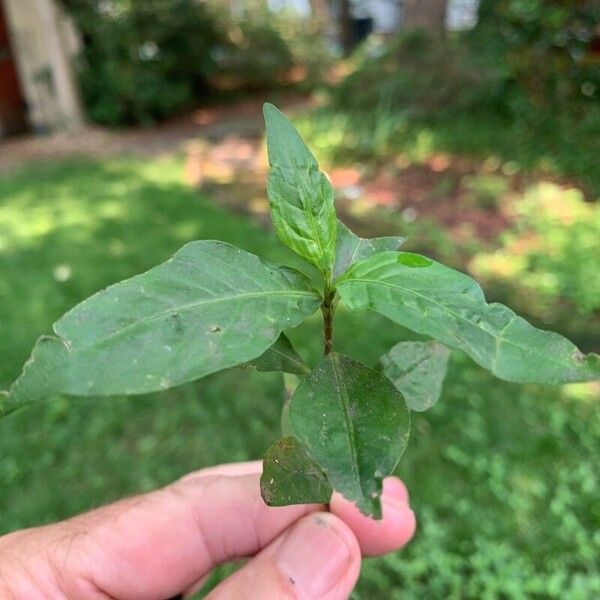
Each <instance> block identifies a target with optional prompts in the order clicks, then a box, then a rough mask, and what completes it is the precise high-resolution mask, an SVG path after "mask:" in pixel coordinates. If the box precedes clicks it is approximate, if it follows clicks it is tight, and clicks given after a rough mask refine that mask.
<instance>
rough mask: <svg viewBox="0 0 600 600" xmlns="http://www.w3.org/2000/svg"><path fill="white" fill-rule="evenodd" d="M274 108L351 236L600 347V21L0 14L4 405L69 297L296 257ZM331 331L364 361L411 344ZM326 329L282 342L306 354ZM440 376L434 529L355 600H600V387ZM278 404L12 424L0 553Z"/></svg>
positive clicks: (318, 14)
mask: <svg viewBox="0 0 600 600" xmlns="http://www.w3.org/2000/svg"><path fill="white" fill-rule="evenodd" d="M265 100H269V101H271V102H274V103H276V104H277V105H278V106H280V107H281V108H282V109H283V110H284V111H286V113H287V114H288V115H290V116H291V118H292V120H293V121H294V123H295V124H296V125H297V126H298V127H299V129H300V130H301V132H302V134H303V135H304V136H305V137H306V139H307V141H308V143H309V145H310V146H311V148H312V149H313V150H314V152H315V154H316V156H317V158H318V160H319V161H320V163H321V165H322V168H323V169H324V170H326V171H327V173H328V174H329V176H330V178H331V180H332V183H333V185H334V187H335V190H336V194H337V206H338V212H339V214H340V216H341V218H342V219H343V220H344V221H345V222H346V223H348V224H350V225H351V226H352V227H353V228H355V229H356V230H357V232H359V233H362V234H365V235H377V234H390V233H400V234H402V235H406V236H407V237H408V238H409V241H408V244H407V246H406V247H407V248H408V249H410V250H412V251H416V252H423V253H426V254H428V255H430V256H433V257H435V258H437V259H439V260H442V261H444V262H446V263H448V264H450V265H452V266H454V267H455V268H458V269H460V270H463V271H465V272H468V273H470V274H471V275H473V276H474V277H476V278H477V279H478V280H479V281H481V282H482V284H483V287H484V288H485V291H486V294H487V297H488V298H489V299H490V300H497V301H501V302H504V303H506V304H509V305H510V306H511V307H512V308H514V309H515V310H517V311H519V312H521V313H522V314H524V315H525V316H526V317H527V318H528V319H530V320H531V321H532V322H534V323H535V324H536V325H538V326H540V327H545V328H550V329H555V330H558V331H560V332H561V333H563V334H564V335H567V336H569V337H570V338H571V339H573V340H574V341H575V342H576V343H577V344H578V345H579V346H580V347H581V348H582V349H584V350H586V351H590V350H595V351H598V350H600V276H599V273H600V260H599V257H600V205H599V204H598V198H599V197H600V2H598V1H597V0H545V1H542V0H481V1H479V2H478V1H476V0H420V1H418V0H404V1H402V0H379V1H376V0H372V1H364V2H359V1H352V0H248V1H243V0H211V1H210V2H209V1H201V0H135V1H134V0H0V339H1V340H2V342H1V349H0V357H1V358H0V389H1V388H5V387H7V386H8V385H9V384H10V382H11V381H12V380H13V379H14V378H15V377H16V376H17V375H18V373H19V372H20V369H21V366H22V364H23V362H24V361H25V360H26V359H27V357H28V355H29V351H30V349H31V347H32V345H33V343H34V341H35V339H36V338H37V336H38V335H40V334H41V333H46V332H49V331H50V329H51V324H52V323H53V322H54V321H55V320H56V319H57V318H58V317H59V316H60V315H61V314H62V313H63V312H65V311H66V310H67V309H68V308H70V307H71V306H72V305H73V304H75V303H76V302H78V301H80V300H82V299H83V298H85V297H87V296H88V295H90V294H92V293H93V292H95V291H97V290H98V289H100V288H102V287H103V286H106V285H108V284H110V283H113V282H115V281H117V280H119V279H123V278H126V277H129V276H131V275H133V274H135V273H138V272H140V271H143V270H145V269H147V268H149V267H151V266H153V265H155V264H156V263H158V262H160V261H163V260H165V259H166V258H167V257H168V256H169V255H171V254H172V253H173V252H174V251H175V250H177V249H178V248H179V247H180V246H181V245H183V244H184V243H186V242H187V241H190V240H193V239H202V238H215V239H222V240H226V241H229V242H231V243H234V244H237V245H239V246H241V247H243V248H245V249H247V250H249V251H252V252H256V253H260V254H262V255H264V256H266V257H267V258H270V259H272V260H276V261H282V262H286V263H290V264H293V261H294V258H293V257H292V256H291V255H290V253H288V252H287V251H286V250H285V249H284V248H282V246H281V245H280V244H279V243H278V242H277V241H276V238H275V237H274V235H273V233H272V232H271V230H270V229H269V227H270V226H269V219H268V206H267V202H266V194H265V177H266V159H265V151H264V144H263V123H262V118H261V113H260V111H261V105H262V103H263V102H264V101H265ZM338 320H339V323H338V326H337V340H336V343H337V345H338V347H339V349H340V350H341V351H343V352H346V353H348V354H351V355H353V356H355V357H358V358H359V359H361V360H363V361H365V362H366V363H367V364H375V363H376V361H377V358H378V357H379V356H380V355H381V354H382V353H384V352H385V351H387V349H389V347H390V346H391V345H393V344H394V343H395V342H397V341H398V340H399V339H410V338H411V336H410V334H409V333H408V332H406V331H403V330H402V329H400V328H398V327H395V326H393V325H390V323H388V322H385V321H384V320H383V318H380V317H377V316H376V315H374V314H366V315H360V316H356V315H352V314H349V313H346V312H344V311H343V310H340V311H339V319H338ZM319 332H320V325H319V321H318V318H317V317H316V316H315V318H314V319H311V320H310V321H309V322H308V323H307V324H306V325H303V326H301V327H299V328H297V329H296V330H294V331H292V332H291V334H290V335H291V337H292V339H293V341H294V342H295V343H296V344H297V346H298V348H299V349H300V350H301V351H302V352H303V353H304V354H305V355H306V356H307V357H309V358H310V359H311V360H312V361H316V360H317V359H318V356H319V348H320V343H319ZM449 373H450V374H449V377H448V379H447V381H446V383H445V386H444V393H443V396H442V399H441V401H440V402H439V404H438V405H437V406H436V407H434V408H433V409H432V410H431V411H429V412H427V413H424V414H418V415H416V416H415V417H414V419H413V425H414V427H413V434H412V440H411V443H410V444H409V447H408V450H407V452H406V454H405V457H404V458H403V460H402V462H401V464H400V466H399V468H398V473H399V475H400V476H401V477H403V478H404V480H405V481H406V482H407V484H408V486H409V488H410V489H411V493H412V502H413V505H414V508H415V510H416V513H417V516H418V519H419V523H420V525H419V531H418V534H417V536H416V538H415V540H414V542H413V543H412V544H411V545H410V546H409V547H408V548H407V549H406V550H404V551H402V552H401V553H398V554H395V555H393V556H389V557H386V558H382V559H376V560H375V559H374V560H369V561H366V563H365V567H364V569H363V575H362V578H361V582H360V585H359V587H358V588H357V590H356V592H355V598H360V599H378V598H382V599H396V598H397V599H400V598H401V599H402V600H406V599H413V598H414V599H423V598H432V599H437V598H440V599H461V598H476V599H495V598H510V599H513V598H514V599H519V598H558V599H561V600H565V599H567V600H571V599H572V600H590V599H592V598H599V597H600V468H599V465H600V387H599V386H598V384H577V385H568V386H564V387H552V388H551V387H543V386H535V385H515V384H509V383H505V382H500V381H498V380H496V379H494V378H493V377H491V376H490V375H488V374H487V373H486V372H484V371H483V370H482V369H480V368H479V367H477V366H476V365H474V364H473V363H472V362H471V361H470V360H469V359H468V358H467V357H465V356H464V355H461V354H460V353H458V352H454V353H453V356H452V360H451V368H450V371H449ZM280 408H281V392H280V380H279V377H278V376H277V375H275V374H262V373H261V374H258V373H253V372H249V371H244V372H242V371H238V370H231V371H227V372H224V373H219V374H217V375H213V376H211V377H209V378H207V379H205V380H203V381H200V382H197V383H194V384H190V385H186V386H182V387H180V388H177V389H175V390H171V391H168V392H164V393H160V394H153V395H148V396H143V397H135V398H124V397H122V398H109V399H106V398H105V399H60V398H59V399H56V400H53V401H51V402H46V403H44V404H42V405H39V406H37V407H34V408H31V409H29V410H27V411H24V412H22V413H19V414H16V415H13V416H11V417H9V418H8V419H6V420H5V421H3V422H1V423H0V533H5V532H8V531H11V530H13V529H17V528H21V527H26V526H32V525H37V524H41V523H46V522H49V521H53V520H56V519H60V518H64V517H67V516H69V515H72V514H74V513H76V512H78V511H82V510H86V509H88V508H90V507H92V506H95V505H98V504H99V503H103V502H108V501H110V500H113V499H116V498H118V497H121V496H123V495H125V494H131V493H135V492H140V491H144V490H149V489H152V488H154V487H156V486H159V485H162V484H165V483H167V482H169V481H171V480H173V479H174V478H177V477H178V476H180V475H182V474H184V473H185V472H187V471H189V470H192V469H196V468H200V467H202V466H206V465H211V464H215V463H219V462H225V461H234V460H245V459H249V458H257V457H259V456H261V454H262V453H263V452H264V451H265V449H266V447H267V446H268V445H269V444H270V442H271V441H272V440H274V439H275V438H276V436H277V435H278V429H279V427H278V420H279V411H280ZM226 572H227V569H223V570H221V571H219V572H218V573H216V574H215V576H214V577H213V578H212V579H211V581H210V582H209V583H208V586H207V587H210V586H211V585H214V583H215V582H216V581H218V578H219V577H220V576H222V575H223V574H224V573H226Z"/></svg>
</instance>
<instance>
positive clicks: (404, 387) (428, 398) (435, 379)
mask: <svg viewBox="0 0 600 600" xmlns="http://www.w3.org/2000/svg"><path fill="white" fill-rule="evenodd" d="M449 356H450V350H448V348H446V346H444V345H443V344H440V343H439V342H400V343H399V344H396V345H395V346H394V347H393V348H392V349H391V350H390V351H389V352H388V353H387V354H384V355H383V356H382V357H381V358H380V359H379V361H380V362H381V365H382V366H383V372H384V373H385V374H386V376H387V377H388V378H389V379H390V380H391V381H392V383H393V384H394V385H395V386H396V387H397V388H398V389H399V390H400V391H401V392H402V395H403V396H404V399H405V400H406V404H408V407H409V408H410V409H411V410H416V411H423V410H427V409H428V408H431V407H432V406H433V405H434V404H435V403H436V402H437V401H438V400H439V397H440V394H441V392H442V382H443V381H444V377H445V376H446V367H447V365H448V357H449Z"/></svg>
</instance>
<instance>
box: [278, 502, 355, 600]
mask: <svg viewBox="0 0 600 600" xmlns="http://www.w3.org/2000/svg"><path fill="white" fill-rule="evenodd" d="M339 527H340V525H339V524H338V523H336V522H335V521H334V520H333V519H332V517H331V515H327V514H324V513H317V514H313V515H310V516H309V517H305V518H304V519H302V520H301V521H299V522H298V523H297V524H296V525H295V526H294V528H293V529H292V530H291V531H290V533H289V534H288V535H287V537H286V538H285V539H284V540H283V543H282V545H281V547H280V549H279V552H278V553H277V564H278V566H279V569H280V570H281V573H282V574H283V576H284V577H285V578H286V579H287V581H288V582H289V583H290V584H291V585H292V586H293V587H294V588H295V590H296V594H297V596H298V597H299V598H307V599H308V598H314V599H317V598H321V597H322V596H324V595H325V594H326V593H327V592H328V591H329V590H331V588H333V586H334V585H336V584H337V583H338V582H339V581H340V579H341V578H342V577H343V576H344V574H345V573H346V571H347V570H348V568H349V566H350V564H351V561H352V551H351V540H350V539H349V538H348V534H347V533H346V532H343V531H341V530H340V529H339Z"/></svg>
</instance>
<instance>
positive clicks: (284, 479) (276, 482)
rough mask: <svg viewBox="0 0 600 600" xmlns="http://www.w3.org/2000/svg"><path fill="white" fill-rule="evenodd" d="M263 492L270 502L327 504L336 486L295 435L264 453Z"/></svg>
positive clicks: (274, 503)
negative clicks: (328, 479) (332, 485)
mask: <svg viewBox="0 0 600 600" xmlns="http://www.w3.org/2000/svg"><path fill="white" fill-rule="evenodd" d="M260 493H261V495H262V497H263V500H264V501H265V503H266V504H268V505H269V506H287V505H289V504H308V503H316V504H326V503H327V502H329V501H330V500H331V494H332V493H333V490H332V489H331V485H329V481H327V476H326V475H325V473H324V472H323V470H322V469H321V467H319V465H318V464H317V463H316V462H315V461H314V460H313V459H312V458H311V457H310V455H309V454H308V452H307V449H306V447H305V446H304V445H303V444H302V443H300V442H299V441H298V440H297V439H296V438H295V437H291V436H290V437H284V438H282V439H280V440H278V441H277V442H275V443H274V444H273V445H272V446H271V447H270V448H269V449H268V450H267V453H266V454H265V458H264V461H263V472H262V475H261V478H260Z"/></svg>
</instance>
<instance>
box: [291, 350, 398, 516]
mask: <svg viewBox="0 0 600 600" xmlns="http://www.w3.org/2000/svg"><path fill="white" fill-rule="evenodd" d="M289 422H290V425H291V428H292V431H293V434H294V435H295V436H296V437H297V438H298V439H299V440H300V441H301V442H302V443H303V444H304V445H305V446H306V448H307V450H308V452H309V454H310V456H312V457H313V459H314V460H315V461H316V462H317V463H318V464H319V465H320V466H321V467H322V468H323V470H324V471H325V473H326V474H327V478H328V479H329V482H330V483H331V485H332V486H333V487H334V489H336V490H338V491H339V492H341V493H342V494H343V495H344V496H345V497H346V498H348V499H349V500H352V501H353V502H356V505H357V506H358V508H359V509H360V510H361V511H362V512H363V513H365V514H367V515H374V516H375V517H376V518H381V505H380V495H381V486H382V480H383V478H384V477H386V476H387V475H389V474H390V473H391V472H392V471H393V470H394V467H395V466H396V464H397V463H398V460H399V459H400V456H401V455H402V452H403V451H404V448H405V446H406V443H407V440H408V429H409V413H408V409H407V407H406V404H405V402H404V399H403V398H402V394H401V393H400V392H399V391H398V390H397V389H396V388H395V387H394V385H393V384H392V382H391V381H390V380H389V379H387V378H386V377H384V375H383V374H382V373H379V372H377V371H374V370H373V369H369V368H368V367H365V366H364V365H363V364H361V363H359V362H357V361H355V360H353V359H351V358H348V357H345V356H342V355H340V354H337V353H335V352H333V353H331V354H329V355H328V356H326V357H325V358H323V360H322V361H321V362H320V363H319V364H318V365H317V367H316V368H315V369H314V371H313V372H312V373H311V374H310V375H307V376H306V377H305V378H304V379H302V381H301V382H300V385H299V386H298V388H297V389H296V391H295V393H294V395H293V397H292V400H291V402H290V405H289Z"/></svg>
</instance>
